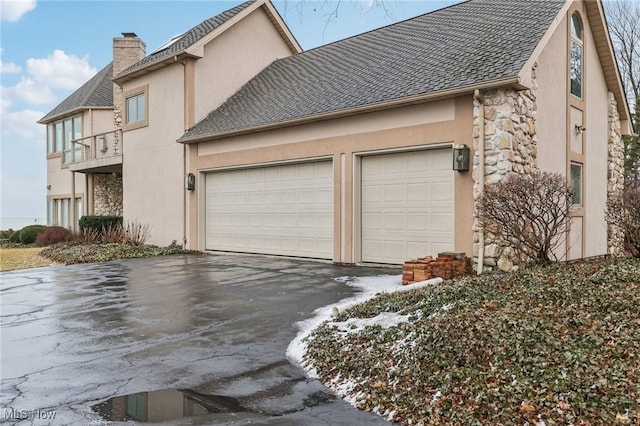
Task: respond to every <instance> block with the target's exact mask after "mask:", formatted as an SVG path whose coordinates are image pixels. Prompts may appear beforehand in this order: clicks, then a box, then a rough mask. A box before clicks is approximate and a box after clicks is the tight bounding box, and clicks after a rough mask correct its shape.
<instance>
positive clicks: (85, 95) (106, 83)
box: [38, 62, 113, 123]
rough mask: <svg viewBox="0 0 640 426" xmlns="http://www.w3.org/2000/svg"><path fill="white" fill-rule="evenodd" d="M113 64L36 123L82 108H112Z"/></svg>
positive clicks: (45, 121) (48, 120)
mask: <svg viewBox="0 0 640 426" xmlns="http://www.w3.org/2000/svg"><path fill="white" fill-rule="evenodd" d="M112 77H113V62H111V63H109V65H107V66H106V67H104V68H103V69H101V70H100V71H99V72H98V73H97V74H96V75H94V76H93V77H92V78H91V79H90V80H89V81H87V82H86V83H85V84H83V85H82V86H81V87H80V88H79V89H78V90H76V91H75V92H73V93H72V94H71V95H69V96H68V97H67V98H66V99H65V100H63V101H62V102H60V103H59V104H58V105H57V106H56V107H55V108H54V109H52V110H51V111H50V112H49V113H48V114H47V115H45V116H44V117H42V118H41V119H40V120H39V121H38V123H47V122H50V121H52V120H54V119H56V118H58V117H61V116H63V115H66V114H69V113H71V112H74V111H77V110H79V109H83V108H100V107H103V108H113V83H112V82H111V78H112Z"/></svg>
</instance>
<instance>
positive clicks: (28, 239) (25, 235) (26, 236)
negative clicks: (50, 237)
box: [19, 225, 47, 244]
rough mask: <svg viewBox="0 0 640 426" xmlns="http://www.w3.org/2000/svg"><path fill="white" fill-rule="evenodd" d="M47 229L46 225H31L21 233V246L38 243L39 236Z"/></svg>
mask: <svg viewBox="0 0 640 426" xmlns="http://www.w3.org/2000/svg"><path fill="white" fill-rule="evenodd" d="M45 229H47V227H46V226H44V225H29V226H25V227H24V228H22V230H21V231H20V237H19V239H20V244H33V243H35V242H36V238H37V237H38V234H40V233H41V232H42V231H44V230H45Z"/></svg>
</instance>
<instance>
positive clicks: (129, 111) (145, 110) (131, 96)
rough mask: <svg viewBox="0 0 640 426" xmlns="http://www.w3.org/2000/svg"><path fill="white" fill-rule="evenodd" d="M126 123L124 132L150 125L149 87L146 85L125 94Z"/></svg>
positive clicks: (123, 128)
mask: <svg viewBox="0 0 640 426" xmlns="http://www.w3.org/2000/svg"><path fill="white" fill-rule="evenodd" d="M123 113H124V123H123V126H122V130H125V131H127V130H133V129H139V128H140V127H145V126H146V125H148V124H149V86H148V85H144V86H141V87H136V88H134V89H131V90H127V91H126V92H125V93H124V111H123Z"/></svg>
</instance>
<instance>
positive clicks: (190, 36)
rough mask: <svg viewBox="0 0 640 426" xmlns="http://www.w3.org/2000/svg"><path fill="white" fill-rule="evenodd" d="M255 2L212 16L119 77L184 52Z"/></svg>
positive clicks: (252, 0) (251, 1)
mask: <svg viewBox="0 0 640 426" xmlns="http://www.w3.org/2000/svg"><path fill="white" fill-rule="evenodd" d="M254 1H255V0H249V1H246V2H244V3H242V4H240V5H238V6H236V7H234V8H231V9H229V10H227V11H224V12H222V13H220V14H219V15H216V16H214V17H213V18H209V19H207V20H206V21H203V22H201V23H200V24H198V25H196V26H195V27H193V28H191V29H190V30H189V31H187V32H186V33H184V34H182V35H181V36H180V37H179V38H177V39H176V40H175V41H174V42H173V43H171V44H170V45H169V46H167V47H165V48H164V49H162V50H158V51H155V52H153V53H151V54H150V55H147V56H146V57H144V58H143V59H141V60H140V61H138V62H136V63H135V64H133V65H131V66H130V67H129V68H127V69H125V70H124V71H122V72H121V73H120V74H119V75H122V74H128V73H130V72H132V71H135V70H137V69H139V68H143V67H145V66H146V65H149V64H151V63H154V62H158V61H161V60H162V59H165V58H167V57H173V56H175V55H176V54H178V53H180V52H182V51H184V50H185V49H186V48H188V47H189V46H191V45H193V44H194V43H196V42H197V41H198V40H200V39H201V38H203V37H204V36H206V35H207V34H209V33H210V32H211V31H213V30H215V29H216V28H218V27H219V26H221V25H222V24H224V23H225V22H227V21H228V20H229V19H231V18H233V17H234V16H236V15H237V14H238V13H240V12H241V11H243V10H244V9H245V8H247V6H249V5H250V4H251V3H254Z"/></svg>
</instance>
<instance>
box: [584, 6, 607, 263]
mask: <svg viewBox="0 0 640 426" xmlns="http://www.w3.org/2000/svg"><path fill="white" fill-rule="evenodd" d="M583 20H584V21H585V29H586V31H585V59H586V67H585V77H586V82H585V83H586V84H585V96H586V99H585V100H586V111H585V113H586V114H585V117H586V120H585V127H586V128H587V130H586V132H585V151H586V155H585V157H586V158H585V172H586V173H585V224H584V230H585V243H586V244H585V252H584V255H585V256H586V257H589V256H597V255H602V254H606V253H607V223H606V219H605V205H606V201H607V139H608V105H609V101H608V90H607V84H606V80H605V77H604V73H603V71H602V66H601V65H600V60H599V58H598V53H597V51H596V46H595V42H594V40H593V36H592V34H591V30H590V28H589V26H588V25H587V24H588V22H586V15H585V14H583Z"/></svg>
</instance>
